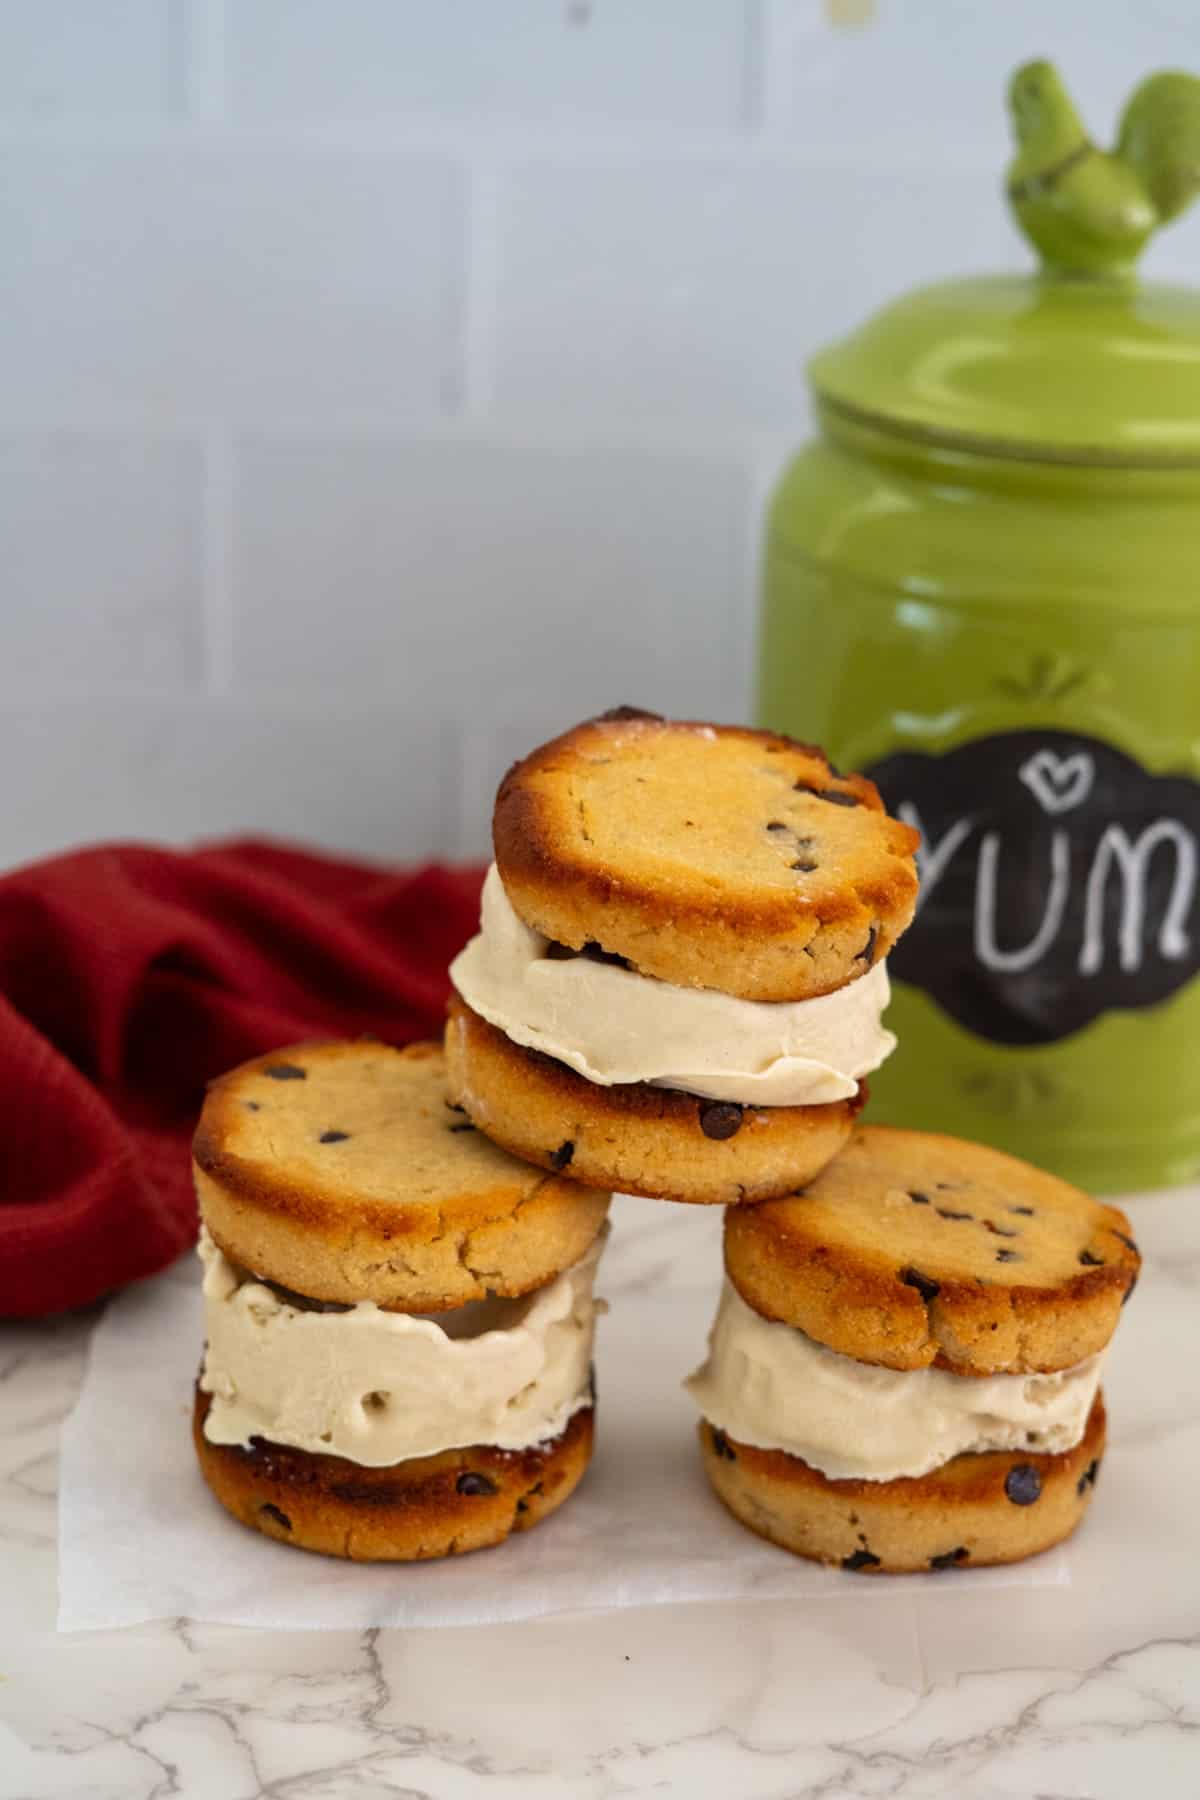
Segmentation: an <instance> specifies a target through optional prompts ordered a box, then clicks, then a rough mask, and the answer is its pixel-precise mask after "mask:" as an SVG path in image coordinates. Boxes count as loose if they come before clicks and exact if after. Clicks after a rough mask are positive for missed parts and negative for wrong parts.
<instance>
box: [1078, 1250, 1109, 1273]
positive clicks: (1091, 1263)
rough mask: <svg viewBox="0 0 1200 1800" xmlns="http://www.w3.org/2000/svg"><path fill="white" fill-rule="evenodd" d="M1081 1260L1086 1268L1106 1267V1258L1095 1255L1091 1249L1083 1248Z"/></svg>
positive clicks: (1080, 1255)
mask: <svg viewBox="0 0 1200 1800" xmlns="http://www.w3.org/2000/svg"><path fill="white" fill-rule="evenodd" d="M1079 1260H1080V1262H1081V1263H1082V1264H1083V1266H1084V1268H1085V1269H1102V1268H1103V1267H1104V1258H1103V1257H1102V1256H1094V1255H1093V1254H1092V1252H1091V1251H1090V1250H1081V1251H1080V1252H1079Z"/></svg>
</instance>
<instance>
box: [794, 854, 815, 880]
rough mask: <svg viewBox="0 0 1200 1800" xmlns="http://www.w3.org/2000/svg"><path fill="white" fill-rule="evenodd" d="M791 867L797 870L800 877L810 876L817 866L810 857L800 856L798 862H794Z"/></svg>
mask: <svg viewBox="0 0 1200 1800" xmlns="http://www.w3.org/2000/svg"><path fill="white" fill-rule="evenodd" d="M791 866H792V868H793V869H798V870H799V871H800V873H801V875H811V874H812V873H813V871H814V869H816V868H817V866H818V865H817V864H816V863H815V862H814V861H813V859H812V857H811V856H802V857H801V858H800V859H799V861H798V862H794V863H793V864H792V865H791Z"/></svg>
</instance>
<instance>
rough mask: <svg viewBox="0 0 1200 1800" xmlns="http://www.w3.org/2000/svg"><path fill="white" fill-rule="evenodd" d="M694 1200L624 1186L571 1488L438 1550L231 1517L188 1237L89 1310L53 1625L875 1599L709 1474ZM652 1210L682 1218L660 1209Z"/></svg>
mask: <svg viewBox="0 0 1200 1800" xmlns="http://www.w3.org/2000/svg"><path fill="white" fill-rule="evenodd" d="M691 1211H692V1209H690V1208H686V1207H681V1208H669V1207H664V1206H663V1205H662V1203H656V1202H645V1201H642V1202H635V1201H622V1202H618V1206H617V1209H616V1212H615V1214H614V1218H615V1221H616V1225H617V1234H618V1236H617V1242H618V1243H619V1240H620V1233H621V1231H622V1229H623V1228H625V1227H626V1225H627V1222H628V1223H636V1224H637V1225H640V1226H641V1227H642V1228H643V1240H642V1241H643V1242H644V1243H646V1244H647V1245H648V1251H647V1254H646V1255H645V1256H643V1257H642V1262H643V1265H644V1266H643V1267H642V1269H641V1270H640V1273H639V1274H638V1275H637V1276H636V1277H634V1278H632V1279H631V1278H630V1276H629V1274H628V1271H627V1264H628V1261H629V1258H628V1257H623V1256H622V1254H621V1253H620V1251H619V1250H618V1252H617V1254H616V1255H615V1256H614V1251H613V1250H610V1252H609V1254H608V1256H607V1257H606V1260H605V1262H604V1263H603V1264H602V1265H601V1271H600V1281H599V1283H598V1291H599V1292H600V1293H601V1294H604V1295H606V1296H607V1297H608V1298H609V1300H610V1302H611V1306H612V1311H611V1313H610V1314H609V1316H608V1317H607V1318H605V1319H602V1320H601V1321H600V1322H599V1337H598V1344H597V1353H596V1366H597V1376H598V1390H599V1404H598V1413H597V1449H596V1455H595V1458H594V1460H593V1463H592V1466H591V1469H590V1470H589V1472H588V1474H587V1476H586V1477H585V1479H584V1481H583V1483H582V1484H581V1486H580V1487H579V1488H578V1490H577V1491H576V1493H575V1494H574V1496H573V1497H572V1498H571V1499H570V1500H569V1501H567V1503H566V1504H565V1505H564V1506H563V1507H562V1509H561V1510H560V1511H559V1512H558V1513H556V1514H555V1515H554V1516H553V1517H552V1518H550V1519H548V1520H547V1521H546V1523H545V1524H543V1525H540V1526H538V1527H537V1529H536V1530H533V1531H529V1532H524V1533H521V1534H520V1535H518V1536H516V1537H513V1538H511V1539H509V1541H508V1542H507V1543H506V1544H503V1545H501V1546H499V1547H498V1548H496V1549H493V1550H486V1551H479V1552H476V1553H474V1554H472V1555H469V1556H461V1557H454V1558H451V1559H449V1560H447V1561H445V1562H438V1563H422V1564H410V1565H384V1564H352V1563H344V1562H340V1561H336V1560H333V1559H330V1558H326V1557H319V1556H311V1555H306V1554H303V1553H301V1552H298V1551H296V1550H291V1549H288V1548H287V1546H286V1545H281V1544H276V1543H273V1542H271V1541H270V1540H269V1539H267V1538H264V1537H261V1536H260V1535H259V1534H258V1533H256V1532H250V1531H247V1530H245V1529H244V1528H243V1527H242V1526H240V1525H237V1524H236V1523H235V1522H234V1521H233V1520H232V1519H231V1518H230V1517H229V1516H228V1515H227V1514H226V1513H225V1512H224V1511H223V1510H222V1509H221V1508H220V1507H219V1506H218V1505H217V1502H216V1501H215V1500H214V1499H213V1497H212V1496H211V1494H210V1493H209V1491H208V1489H207V1488H206V1486H205V1485H204V1482H203V1481H202V1479H201V1477H200V1473H199V1470H198V1469H197V1466H196V1461H195V1455H194V1452H193V1449H192V1443H191V1409H192V1386H193V1382H194V1380H195V1376H196V1372H197V1368H198V1365H199V1360H200V1353H201V1339H202V1327H201V1311H200V1295H199V1281H200V1276H199V1265H198V1263H197V1262H196V1259H195V1258H194V1257H192V1256H190V1255H189V1256H186V1257H184V1258H182V1259H181V1260H180V1262H179V1263H177V1264H176V1265H175V1266H174V1267H173V1268H172V1269H170V1270H168V1271H167V1272H166V1273H165V1274H164V1275H161V1276H158V1277H156V1278H155V1279H154V1280H152V1281H148V1282H143V1283H141V1284H139V1285H138V1286H136V1287H134V1288H132V1289H130V1290H129V1291H128V1292H127V1293H125V1294H124V1295H122V1296H121V1297H120V1298H119V1299H117V1300H116V1301H114V1302H113V1304H112V1305H111V1306H110V1307H109V1309H108V1311H107V1312H106V1313H105V1315H104V1318H103V1319H102V1320H101V1322H100V1324H99V1326H98V1327H97V1330H96V1334H95V1338H94V1341H93V1347H92V1354H91V1362H90V1366H89V1369H88V1373H87V1377H86V1379H85V1382H84V1385H83V1389H82V1392H81V1395H80V1399H79V1404H78V1406H77V1407H76V1410H75V1412H74V1413H73V1414H72V1416H71V1418H70V1420H69V1421H68V1424H67V1427H66V1430H65V1433H64V1438H63V1465H62V1479H61V1489H60V1493H61V1499H60V1563H59V1566H60V1584H61V1585H60V1609H59V1629H60V1630H63V1631H80V1630H87V1629H99V1628H104V1627H109V1626H120V1625H131V1624H136V1623H139V1622H141V1621H144V1620H148V1619H158V1618H174V1617H184V1618H190V1619H196V1620H206V1621H216V1622H223V1623H228V1624H236V1625H257V1626H270V1627H281V1628H287V1627H291V1628H296V1627H299V1628H306V1627H313V1628H329V1629H340V1630H345V1629H354V1628H357V1629H361V1628H363V1627H364V1626H375V1625H378V1626H406V1627H413V1626H418V1625H478V1624H485V1623H490V1622H494V1621H498V1620H508V1619H524V1618H534V1617H537V1616H539V1615H544V1614H548V1613H559V1612H569V1611H575V1610H578V1609H587V1608H612V1607H622V1606H646V1605H651V1604H654V1603H663V1604H666V1603H672V1602H678V1601H692V1600H713V1599H734V1598H746V1597H753V1596H762V1597H763V1598H771V1599H780V1598H783V1599H786V1598H789V1597H790V1598H794V1599H796V1600H804V1599H807V1598H810V1597H813V1596H817V1595H828V1594H831V1593H843V1594H847V1595H850V1596H854V1597H856V1598H857V1600H858V1602H859V1603H860V1604H862V1605H865V1606H869V1605H871V1604H872V1603H873V1597H874V1595H875V1594H876V1592H877V1588H878V1583H879V1581H880V1580H881V1579H888V1578H886V1577H867V1576H863V1575H851V1574H845V1573H843V1572H842V1571H840V1570H833V1569H824V1568H820V1567H818V1566H816V1565H814V1564H812V1563H806V1562H802V1561H800V1560H799V1559H798V1558H795V1557H792V1556H790V1555H788V1554H787V1552H785V1551H782V1550H778V1549H776V1548H774V1547H773V1546H772V1545H769V1544H766V1543H763V1542H761V1541H760V1540H759V1539H757V1538H755V1537H753V1536H752V1535H751V1534H750V1533H749V1532H747V1531H745V1530H744V1529H743V1528H742V1527H741V1526H739V1525H737V1524H736V1523H735V1522H734V1521H733V1520H732V1519H731V1518H730V1517H729V1516H728V1515H727V1514H726V1513H725V1512H724V1510H723V1509H722V1507H721V1506H720V1505H719V1503H718V1502H717V1500H716V1499H715V1498H714V1497H713V1495H712V1493H711V1491H710V1489H709V1487H708V1484H707V1482H706V1481H705V1479H704V1476H703V1473H702V1470H701V1466H700V1460H699V1455H698V1450H697V1446H696V1440H695V1427H696V1414H695V1410H694V1408H693V1406H692V1405H691V1403H690V1402H689V1400H688V1399H687V1397H686V1395H684V1394H683V1393H682V1392H681V1390H680V1382H681V1380H682V1379H683V1377H684V1376H685V1375H686V1374H687V1373H688V1372H689V1370H690V1369H691V1368H693V1367H694V1365H695V1364H696V1362H697V1361H698V1360H699V1359H700V1357H701V1355H702V1353H703V1347H704V1342H705V1336H706V1333H707V1331H708V1327H709V1324H710V1322H711V1319H712V1314H713V1309H714V1304H715V1299H716V1289H717V1283H718V1280H719V1252H716V1246H715V1244H713V1245H711V1246H706V1248H707V1250H708V1256H707V1257H706V1262H705V1268H706V1275H705V1277H704V1279H703V1281H702V1283H696V1284H695V1285H692V1286H687V1287H683V1288H681V1287H679V1286H678V1285H677V1282H678V1278H679V1277H678V1265H677V1262H676V1260H675V1258H674V1257H673V1255H672V1254H671V1253H670V1246H671V1245H673V1244H675V1243H677V1242H680V1241H682V1239H681V1234H682V1231H683V1229H684V1225H683V1221H682V1220H681V1219H680V1218H679V1217H678V1215H681V1214H688V1213H690V1212H691ZM663 1212H670V1213H674V1214H675V1215H676V1218H675V1219H673V1220H670V1221H665V1220H662V1219H661V1218H660V1219H657V1220H656V1219H655V1218H654V1214H655V1213H658V1214H660V1215H661V1214H662V1213H663ZM708 1235H710V1234H708V1233H706V1234H705V1236H706V1237H707V1236H708ZM635 1248H636V1245H635ZM714 1252H715V1253H714ZM610 1260H611V1261H612V1263H613V1279H606V1274H607V1271H608V1269H609V1263H610ZM687 1260H688V1262H689V1263H690V1262H691V1261H692V1258H691V1257H690V1256H689V1257H688V1259H687ZM707 1271H711V1278H710V1277H709V1274H708V1273H707ZM1068 1559H1069V1551H1067V1550H1060V1551H1052V1552H1050V1553H1049V1554H1047V1555H1045V1556H1041V1557H1038V1558H1036V1559H1034V1561H1032V1562H1030V1563H1026V1564H1020V1565H1017V1566H1015V1567H1013V1568H1008V1569H997V1570H987V1569H978V1570H952V1571H947V1572H946V1573H945V1574H939V1575H930V1576H927V1577H926V1576H907V1577H905V1576H901V1577H892V1578H891V1579H892V1580H893V1581H904V1582H917V1581H919V1582H922V1583H925V1582H927V1581H929V1582H937V1583H938V1584H939V1586H941V1585H943V1584H944V1585H951V1584H952V1585H953V1587H954V1589H955V1590H957V1589H959V1588H963V1589H966V1590H975V1591H978V1590H979V1589H980V1588H986V1587H995V1586H1005V1587H1012V1586H1025V1587H1044V1586H1048V1585H1055V1584H1057V1583H1061V1582H1066V1581H1067V1580H1068V1579H1069V1572H1068V1571H1069V1560H1068Z"/></svg>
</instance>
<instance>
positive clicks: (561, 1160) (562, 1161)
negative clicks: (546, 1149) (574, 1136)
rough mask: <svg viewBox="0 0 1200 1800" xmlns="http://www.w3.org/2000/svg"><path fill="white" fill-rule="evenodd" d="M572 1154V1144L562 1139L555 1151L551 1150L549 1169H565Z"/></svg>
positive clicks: (568, 1140)
mask: <svg viewBox="0 0 1200 1800" xmlns="http://www.w3.org/2000/svg"><path fill="white" fill-rule="evenodd" d="M574 1154H575V1145H574V1143H573V1142H572V1140H571V1139H570V1138H566V1139H564V1141H563V1142H562V1143H561V1144H560V1145H559V1146H558V1149H557V1150H552V1151H551V1152H550V1167H551V1168H552V1169H565V1168H566V1166H567V1164H568V1163H569V1162H570V1160H571V1158H572V1157H573V1156H574Z"/></svg>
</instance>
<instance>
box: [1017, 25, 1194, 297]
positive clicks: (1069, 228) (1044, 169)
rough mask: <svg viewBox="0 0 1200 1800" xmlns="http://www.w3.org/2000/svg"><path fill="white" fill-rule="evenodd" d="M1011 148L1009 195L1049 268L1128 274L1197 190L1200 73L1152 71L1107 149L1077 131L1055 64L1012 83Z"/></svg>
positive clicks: (1027, 67) (1029, 66)
mask: <svg viewBox="0 0 1200 1800" xmlns="http://www.w3.org/2000/svg"><path fill="white" fill-rule="evenodd" d="M1008 103H1009V111H1010V113H1011V115H1012V124H1013V135H1014V137H1015V139H1016V145H1017V152H1016V155H1015V156H1014V158H1013V160H1012V162H1011V163H1010V165H1009V169H1008V179H1007V192H1008V198H1009V203H1010V205H1011V206H1012V209H1013V212H1014V214H1015V215H1016V219H1017V223H1018V224H1019V226H1020V228H1021V230H1022V231H1023V232H1024V234H1025V236H1026V237H1027V238H1028V239H1029V242H1030V243H1031V244H1032V245H1033V247H1034V248H1035V250H1037V252H1038V254H1039V256H1040V257H1041V259H1042V264H1043V266H1044V268H1045V269H1046V270H1047V271H1048V272H1051V273H1053V274H1056V275H1067V276H1109V277H1121V276H1127V275H1128V274H1129V273H1130V272H1131V271H1132V269H1133V266H1134V264H1135V263H1136V261H1137V258H1138V257H1139V256H1140V255H1141V252H1142V250H1143V249H1144V248H1145V246H1146V243H1147V241H1148V240H1149V238H1150V236H1151V234H1152V233H1153V232H1155V231H1157V230H1158V228H1159V226H1160V225H1165V224H1167V223H1168V222H1169V221H1170V220H1171V219H1174V218H1176V217H1177V216H1178V215H1179V214H1180V213H1181V212H1183V210H1184V209H1185V207H1187V206H1188V205H1189V204H1190V203H1191V201H1192V200H1193V199H1194V198H1195V195H1196V192H1197V189H1200V79H1197V77H1196V76H1194V75H1185V74H1182V73H1180V72H1178V71H1176V70H1164V71H1163V72H1162V73H1161V74H1158V75H1151V76H1149V77H1148V78H1147V79H1146V80H1145V81H1143V82H1142V83H1141V85H1140V86H1139V87H1138V88H1137V89H1135V91H1134V93H1133V95H1132V97H1131V98H1130V100H1129V101H1128V103H1127V105H1126V107H1125V111H1124V112H1123V114H1122V115H1121V123H1120V127H1119V129H1118V132H1117V141H1116V144H1115V146H1114V147H1113V149H1111V150H1101V149H1100V148H1099V147H1098V145H1096V144H1094V143H1093V142H1092V140H1091V138H1090V137H1089V136H1088V134H1087V131H1086V130H1085V129H1084V125H1083V121H1082V119H1081V118H1080V116H1079V114H1078V112H1077V111H1076V109H1075V106H1074V105H1073V103H1072V101H1071V97H1070V95H1069V94H1068V93H1067V90H1066V88H1065V86H1064V85H1063V82H1062V80H1061V78H1060V77H1059V74H1058V71H1057V70H1056V69H1055V68H1054V66H1053V64H1052V63H1048V62H1041V61H1039V62H1028V63H1025V64H1023V65H1022V67H1021V68H1019V69H1018V70H1017V72H1016V74H1015V75H1014V76H1013V78H1012V80H1011V82H1010V83H1009V90H1008Z"/></svg>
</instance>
